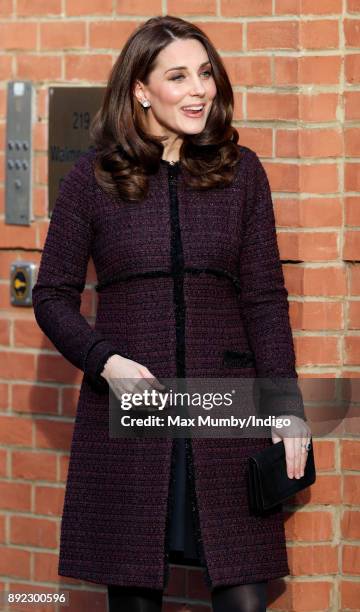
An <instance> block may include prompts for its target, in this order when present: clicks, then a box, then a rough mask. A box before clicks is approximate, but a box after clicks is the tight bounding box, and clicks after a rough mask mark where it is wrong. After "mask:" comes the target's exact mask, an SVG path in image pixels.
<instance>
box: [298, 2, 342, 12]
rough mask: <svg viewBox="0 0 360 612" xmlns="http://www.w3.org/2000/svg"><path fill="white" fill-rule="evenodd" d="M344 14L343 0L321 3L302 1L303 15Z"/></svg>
mask: <svg viewBox="0 0 360 612" xmlns="http://www.w3.org/2000/svg"><path fill="white" fill-rule="evenodd" d="M341 13H342V0H321V2H316V3H315V2H312V0H301V14H302V15H326V14H329V15H332V14H335V15H336V14H341Z"/></svg>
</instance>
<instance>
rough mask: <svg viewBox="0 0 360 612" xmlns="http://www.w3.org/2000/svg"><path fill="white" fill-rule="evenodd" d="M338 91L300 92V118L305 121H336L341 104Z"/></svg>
mask: <svg viewBox="0 0 360 612" xmlns="http://www.w3.org/2000/svg"><path fill="white" fill-rule="evenodd" d="M340 101H341V100H340V96H339V94H337V93H319V94H312V95H308V94H299V119H302V120H303V121H307V122H309V121H314V122H321V121H335V120H336V111H337V108H338V105H340Z"/></svg>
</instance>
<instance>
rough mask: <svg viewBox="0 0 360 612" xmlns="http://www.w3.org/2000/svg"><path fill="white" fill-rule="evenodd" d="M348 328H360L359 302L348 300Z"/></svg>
mask: <svg viewBox="0 0 360 612" xmlns="http://www.w3.org/2000/svg"><path fill="white" fill-rule="evenodd" d="M348 329H360V302H359V301H350V302H348Z"/></svg>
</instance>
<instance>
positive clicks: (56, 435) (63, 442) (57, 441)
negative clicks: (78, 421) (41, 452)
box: [35, 419, 74, 450]
mask: <svg viewBox="0 0 360 612" xmlns="http://www.w3.org/2000/svg"><path fill="white" fill-rule="evenodd" d="M73 429H74V424H73V423H64V422H62V421H55V420H54V421H50V420H47V419H46V420H45V419H37V420H36V425H35V446H36V448H49V449H51V450H68V449H69V448H70V444H71V438H72V434H73Z"/></svg>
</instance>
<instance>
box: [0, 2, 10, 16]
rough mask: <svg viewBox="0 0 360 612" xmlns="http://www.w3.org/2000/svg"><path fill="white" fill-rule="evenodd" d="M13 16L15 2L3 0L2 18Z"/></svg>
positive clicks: (0, 13)
mask: <svg viewBox="0 0 360 612" xmlns="http://www.w3.org/2000/svg"><path fill="white" fill-rule="evenodd" d="M12 14H13V0H1V3H0V17H11V16H12Z"/></svg>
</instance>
